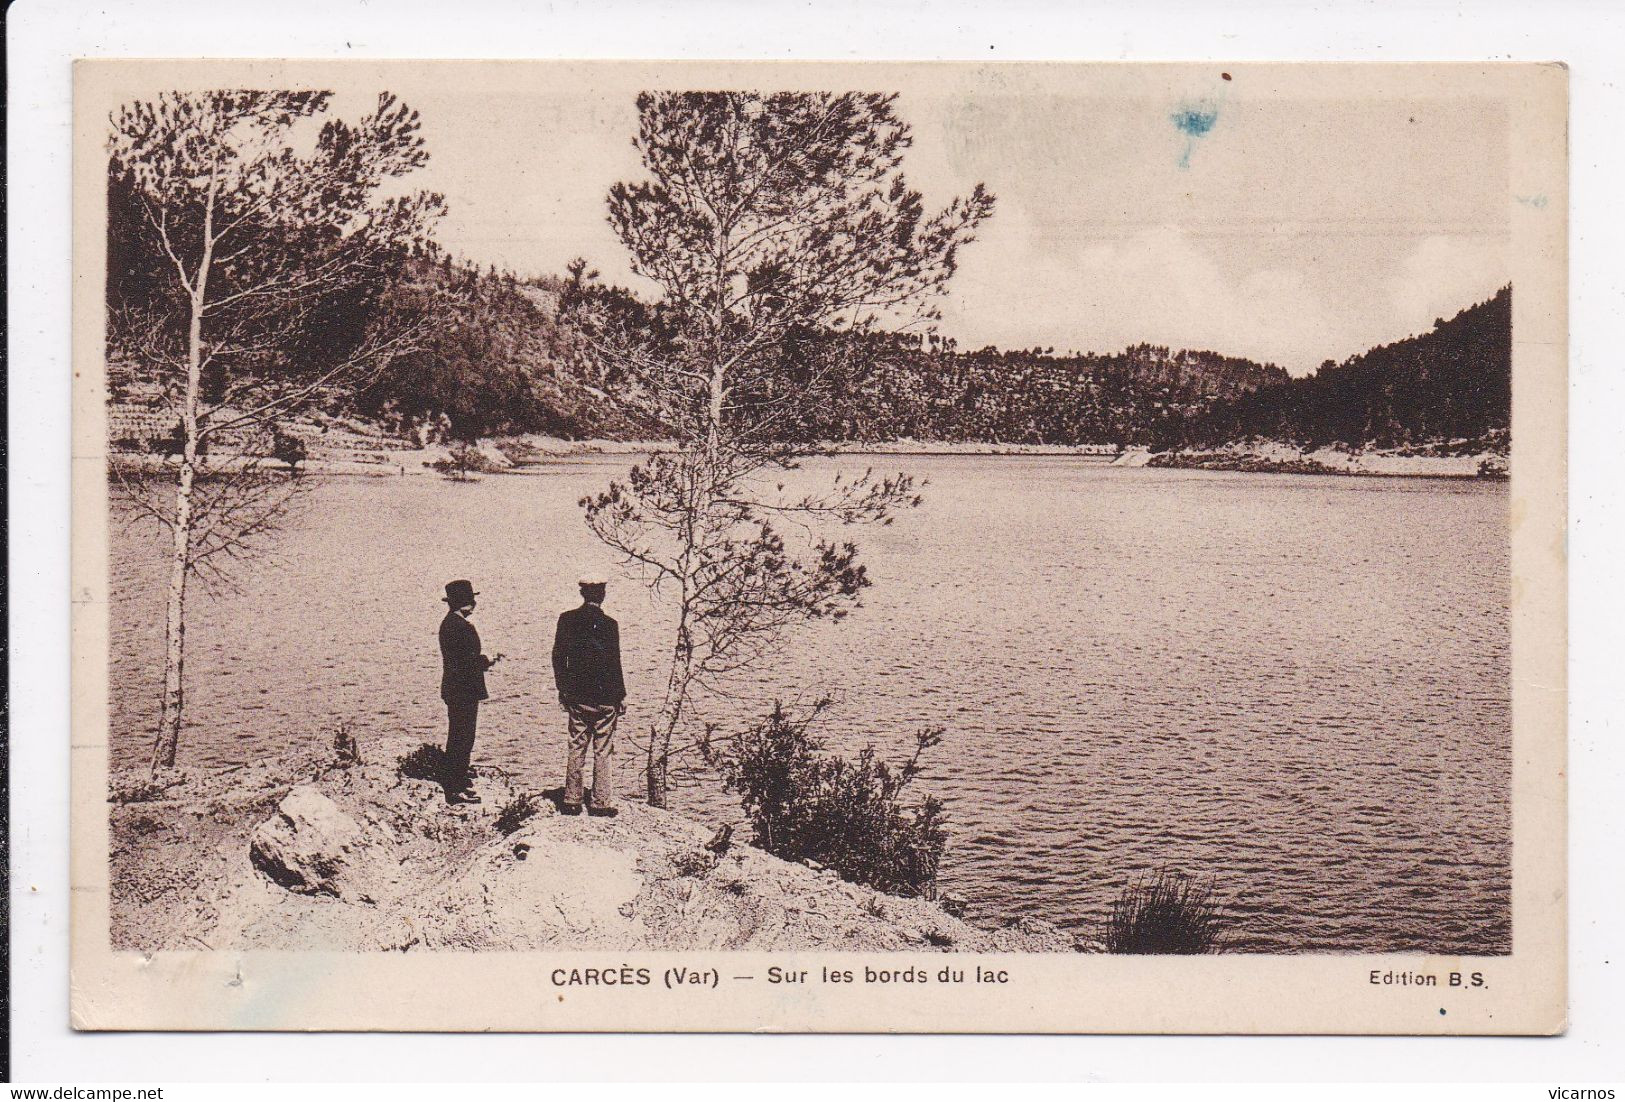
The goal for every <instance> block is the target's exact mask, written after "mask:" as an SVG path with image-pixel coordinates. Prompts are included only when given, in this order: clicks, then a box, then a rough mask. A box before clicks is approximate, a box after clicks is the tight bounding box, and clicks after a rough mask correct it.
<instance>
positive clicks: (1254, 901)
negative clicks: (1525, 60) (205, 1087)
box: [74, 60, 1567, 1032]
mask: <svg viewBox="0 0 1625 1102" xmlns="http://www.w3.org/2000/svg"><path fill="white" fill-rule="evenodd" d="M75 98H76V104H75V106H76V113H77V120H78V122H77V126H76V134H75V140H76V142H77V145H76V160H75V178H76V188H77V192H76V203H77V207H76V218H77V234H78V236H77V241H76V250H77V251H76V255H75V283H76V292H75V293H76V296H77V298H76V348H75V355H76V360H77V378H76V384H75V422H74V426H75V437H76V451H75V460H76V473H75V484H74V494H75V500H74V508H75V526H76V527H75V593H76V594H82V595H83V596H81V597H79V598H76V600H77V601H78V603H77V604H76V613H75V615H76V620H75V628H74V631H75V636H74V641H75V669H74V677H75V731H74V754H75V758H74V786H75V807H74V814H75V820H74V832H75V833H74V847H75V852H74V860H75V868H76V877H77V878H78V879H77V880H76V891H77V892H78V893H79V894H77V895H76V897H75V908H76V909H75V915H74V922H75V929H74V945H75V970H76V983H75V1014H76V1022H77V1024H79V1025H80V1027H81V1028H132V1027H139V1028H222V1029H237V1028H251V1029H264V1028H270V1029H288V1028H418V1029H434V1028H446V1029H464V1028H510V1029H598V1028H669V1029H691V1028H692V1029H718V1028H763V1029H815V1030H832V1029H833V1030H847V1029H876V1028H879V1029H908V1030H916V1029H918V1030H933V1029H960V1030H980V1031H988V1030H991V1031H998V1030H1003V1029H1014V1028H1020V1029H1027V1030H1063V1031H1070V1030H1085V1029H1090V1030H1102V1029H1104V1030H1115V1029H1120V1028H1121V1029H1144V1030H1151V1031H1161V1030H1177V1029H1195V1030H1215V1029H1221V1030H1226V1031H1237V1032H1247V1031H1253V1030H1274V1031H1299V1030H1302V1031H1353V1032H1362V1031H1389V1032H1411V1031H1417V1032H1429V1031H1445V1032H1449V1031H1462V1032H1507V1031H1511V1032H1520V1031H1521V1032H1551V1031H1554V1030H1559V1029H1561V1028H1562V1022H1563V1015H1564V1009H1563V1006H1564V1003H1563V985H1564V957H1563V927H1564V921H1565V916H1564V910H1563V901H1562V898H1561V895H1562V893H1561V887H1562V885H1563V883H1564V881H1563V833H1562V830H1563V828H1562V823H1563V769H1564V757H1563V722H1564V719H1563V701H1562V696H1561V687H1562V680H1563V662H1564V639H1563V619H1562V593H1563V560H1562V553H1561V547H1560V545H1561V541H1562V523H1563V509H1564V502H1563V497H1564V481H1563V479H1564V468H1563V458H1562V457H1563V448H1564V436H1563V433H1564V430H1563V412H1562V409H1563V406H1562V403H1563V394H1564V352H1563V343H1564V339H1565V330H1564V324H1565V323H1564V312H1563V311H1564V307H1563V302H1564V294H1565V290H1564V267H1563V265H1564V239H1565V238H1564V235H1565V233H1566V204H1567V194H1566V190H1565V172H1566V165H1565V160H1564V143H1565V134H1564V130H1563V124H1564V117H1565V116H1564V112H1565V111H1566V73H1565V72H1564V71H1563V70H1562V69H1561V67H1553V66H1538V65H1510V64H1509V65H1474V66H1466V65H1462V66H1448V65H1406V66H1389V65H1370V66H1347V65H1345V66H1334V65H1325V66H1320V65H1296V66H1294V65H1257V64H1240V65H1234V66H1226V65H1220V64H1182V65H1150V64H1123V65H1107V64H1090V65H1017V64H1007V65H974V64H970V63H954V64H936V65H931V64H921V65H903V64H890V63H887V64H840V63H827V64H801V63H798V64H794V65H790V64H784V65H778V64H767V63H755V64H752V63H726V64H725V63H675V62H673V63H653V62H636V63H633V62H628V63H607V62H606V63H565V62H514V63H482V62H404V61H402V62H359V61H358V62H353V63H346V62H325V63H318V62H298V61H274V60H257V61H216V62H162V61H102V62H80V63H79V64H78V66H77V71H76V89H75ZM1520 541H1521V542H1520ZM1554 548H1555V549H1556V550H1554ZM1543 686H1544V687H1546V688H1550V687H1552V686H1555V687H1556V689H1557V692H1556V693H1551V692H1545V691H1544V690H1543V688H1542V687H1543ZM1515 826H1516V829H1515ZM1554 878H1555V879H1554ZM1553 884H1555V885H1556V886H1557V888H1558V891H1557V894H1556V896H1554V895H1553V893H1552V890H1551V886H1552V885H1553ZM257 961H260V962H264V963H261V964H255V963H254V962H257ZM300 961H304V962H305V963H300ZM155 962H156V963H155ZM188 962H193V963H190V964H189V963H188ZM245 962H246V963H245ZM315 962H326V963H322V964H317V963H315ZM1187 962H1188V963H1187ZM329 967H331V968H332V969H335V970H336V971H335V972H334V973H333V975H334V976H335V977H337V976H338V975H341V974H350V975H353V976H360V977H365V978H366V984H369V985H371V986H367V987H366V989H367V990H369V991H372V992H373V993H374V994H375V995H377V996H378V999H379V1002H380V1005H379V1006H378V1007H368V1006H362V1005H346V1004H345V1000H344V998H343V997H342V996H340V995H339V994H338V991H337V988H336V987H333V986H328V987H327V988H326V990H325V993H322V991H321V990H316V991H307V993H306V995H305V996H304V998H305V1000H306V1001H305V1002H303V1003H302V1002H300V1001H299V1000H298V999H294V998H293V997H292V996H278V997H276V998H268V997H267V996H266V995H265V994H264V993H263V990H262V991H260V992H259V993H258V994H256V992H255V990H254V988H255V984H253V983H251V982H250V983H248V984H247V985H246V987H245V984H244V978H243V977H244V974H245V972H244V970H245V969H248V968H259V969H261V970H262V971H263V972H265V973H266V974H267V975H268V977H269V976H275V977H277V982H279V983H293V984H296V985H300V986H304V985H313V987H314V988H316V989H322V988H323V987H324V985H323V983H322V982H321V981H320V979H319V978H318V977H319V976H320V974H321V972H322V970H323V969H326V968H329ZM1186 968H1190V969H1196V971H1179V970H1180V969H1186ZM233 969H235V970H236V971H235V973H233ZM1202 969H1206V970H1205V971H1203V970H1202ZM1299 969H1301V971H1298V970H1299ZM346 970H349V971H348V972H346ZM1171 970H1172V971H1171ZM504 971H511V974H512V975H514V976H515V977H517V976H519V975H520V974H524V975H526V976H533V977H534V978H535V983H536V986H535V987H534V989H527V990H526V993H525V994H524V995H523V996H521V995H519V994H518V993H517V990H518V989H517V988H515V991H514V993H513V994H512V995H511V996H504V997H503V999H500V1000H497V1001H495V1002H492V1001H491V1000H490V998H489V991H488V989H486V993H485V994H484V995H482V988H485V981H484V980H476V979H475V977H476V976H487V977H488V976H493V975H501V974H503V972H504ZM205 973H207V974H208V975H210V976H211V977H216V978H211V979H209V981H208V992H207V995H206V996H205V995H194V994H192V993H191V992H192V990H193V989H192V987H191V986H190V985H191V984H192V983H193V981H194V980H196V982H197V985H198V990H200V991H201V990H202V985H203V980H202V979H201V978H200V977H202V976H203V975H204V974H205ZM233 974H235V975H236V977H237V981H236V984H237V985H236V988H235V989H233V988H232V986H231V981H230V980H229V979H227V980H224V981H221V980H219V979H218V976H228V977H229V976H231V975H233ZM1175 975H1177V976H1182V977H1185V979H1183V980H1181V981H1179V982H1181V983H1185V982H1190V983H1193V984H1194V985H1195V987H1196V988H1198V989H1197V990H1195V991H1193V993H1192V994H1191V996H1190V1001H1189V1003H1188V1004H1184V1005H1181V1006H1179V1007H1175V1008H1172V1009H1169V1008H1167V1007H1165V1006H1163V1005H1162V1003H1161V1002H1160V1001H1159V998H1160V997H1161V996H1159V995H1158V993H1157V992H1158V991H1159V990H1161V991H1166V990H1167V988H1166V984H1167V982H1169V981H1168V979H1167V977H1169V976H1175ZM1300 976H1301V977H1303V978H1302V979H1301V981H1300V980H1297V979H1293V978H1292V977H1300ZM1332 976H1335V977H1337V979H1335V981H1332V980H1328V979H1327V977H1332ZM1077 977H1086V978H1087V977H1093V979H1087V980H1086V981H1085V980H1080V979H1078V978H1077ZM1226 977H1229V978H1226ZM1235 977H1251V979H1245V978H1244V979H1237V978H1235ZM267 982H269V979H268V980H267ZM429 982H433V983H435V984H443V985H446V986H448V987H450V988H454V989H455V990H456V991H457V992H458V995H457V999H458V1000H460V1001H459V1002H458V1004H457V1006H456V1007H452V1006H447V1007H444V1008H439V1009H435V1008H424V1007H422V1006H411V1007H396V1008H394V1009H385V1008H384V1006H383V1005H382V1004H384V1003H387V1002H388V1001H389V999H388V998H386V997H385V995H384V993H386V992H392V991H393V992H401V991H406V990H409V989H416V987H417V986H421V985H422V984H424V983H429ZM526 982H527V983H528V982H529V981H528V980H527V981H526ZM1080 983H1083V984H1084V986H1079V984H1080ZM1089 983H1098V984H1105V983H1111V984H1113V985H1114V987H1113V990H1119V991H1122V992H1124V993H1125V994H1124V996H1123V1000H1124V1001H1123V1003H1122V1006H1121V1007H1120V1014H1119V1011H1114V1010H1113V1009H1111V1008H1103V1007H1101V1006H1100V1005H1099V1000H1098V999H1095V998H1093V997H1092V996H1091V995H1090V994H1089V993H1088V991H1087V990H1086V989H1085V987H1086V986H1087V985H1088V984H1089ZM1294 983H1297V984H1298V986H1296V987H1294V986H1292V985H1293V984H1294ZM1238 984H1239V985H1241V986H1244V987H1247V990H1246V992H1245V993H1244V994H1237V993H1236V991H1237V985H1238ZM1283 984H1285V985H1287V986H1286V987H1285V988H1283V987H1282V986H1281V985H1283ZM1249 985H1250V986H1249ZM691 986H692V987H697V988H699V989H702V990H701V992H700V993H695V994H692V995H685V994H684V991H683V989H684V988H686V987H691ZM973 988H974V989H977V991H978V994H977V997H976V998H975V999H971V998H969V997H965V998H961V997H960V996H959V995H958V992H960V991H962V990H970V989H973ZM1142 988H1143V990H1141V989H1142ZM628 989H630V990H628ZM1131 989H1133V990H1140V994H1139V995H1137V996H1131V995H1130V994H1128V993H1127V992H1129V991H1130V990H1131ZM1283 990H1285V991H1287V992H1288V994H1287V995H1286V996H1285V997H1284V998H1283V997H1281V995H1280V993H1281V991H1283ZM674 991H675V993H674ZM951 993H952V994H951ZM555 996H556V997H557V999H556V1001H555ZM707 999H709V1001H705V1000H707ZM1446 999H1449V1000H1453V1001H1450V1002H1446V1001H1444V1000H1446ZM233 1000H239V1001H236V1002H234V1001H233ZM256 1000H257V1001H256ZM617 1000H620V1001H617ZM864 1000H878V1003H877V1004H876V1005H877V1007H890V1008H892V1009H891V1013H892V1016H890V1017H885V1018H881V1017H878V1016H877V1015H878V1014H880V1010H878V1009H877V1010H875V1011H874V1012H873V1013H870V1012H869V1011H866V1010H865V1009H864V1008H863V1007H862V1005H861V1004H862V1002H863V1001H864ZM950 1003H951V1004H952V1005H949V1004H950ZM318 1004H319V1005H318ZM1086 1004H1088V1005H1086ZM1277 1004H1278V1006H1279V1008H1278V1009H1277ZM578 1005H579V1006H580V1008H581V1009H580V1016H574V1015H573V1013H572V1012H573V1011H574V1009H575V1008H576V1007H577V1006H578ZM899 1006H903V1007H905V1008H906V1009H905V1010H903V1011H902V1012H897V1010H896V1008H897V1007H899ZM1458 1007H1459V1008H1458ZM1447 1009H1448V1013H1447ZM437 1014H439V1015H442V1016H440V1017H436V1016H435V1015H437ZM1452 1015H1453V1016H1454V1017H1452ZM882 1023H883V1024H882Z"/></svg>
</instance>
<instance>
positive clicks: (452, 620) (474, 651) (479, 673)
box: [440, 612, 490, 704]
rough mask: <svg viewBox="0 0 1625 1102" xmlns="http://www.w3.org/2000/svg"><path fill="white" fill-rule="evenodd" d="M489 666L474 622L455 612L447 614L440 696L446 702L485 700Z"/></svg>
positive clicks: (442, 623)
mask: <svg viewBox="0 0 1625 1102" xmlns="http://www.w3.org/2000/svg"><path fill="white" fill-rule="evenodd" d="M488 665H490V663H489V662H487V661H486V660H485V658H484V656H483V655H481V654H480V633H479V632H477V631H475V630H474V625H473V624H471V623H469V622H468V621H467V620H465V619H463V618H462V617H461V616H459V615H457V614H456V613H455V612H448V613H446V618H445V619H444V620H442V621H440V699H441V700H444V701H445V702H446V703H447V704H472V703H474V702H475V701H477V700H484V699H485V698H486V693H485V668H486V666H488Z"/></svg>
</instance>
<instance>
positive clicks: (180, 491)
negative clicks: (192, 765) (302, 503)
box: [152, 444, 194, 774]
mask: <svg viewBox="0 0 1625 1102" xmlns="http://www.w3.org/2000/svg"><path fill="white" fill-rule="evenodd" d="M190 450H191V449H190V444H189V445H188V451H190ZM193 478H194V470H193V464H192V461H191V460H189V459H184V458H183V459H182V460H181V471H180V478H179V480H178V481H177V483H176V485H175V544H174V551H173V558H172V559H171V560H170V565H169V603H168V611H167V614H166V616H165V618H164V699H163V713H162V716H161V718H160V720H159V724H158V738H157V740H156V741H155V742H154V743H153V747H152V772H153V773H154V774H156V773H157V772H158V770H160V769H173V768H174V767H175V751H176V748H177V747H178V746H179V745H180V737H181V719H182V715H183V712H184V708H185V687H184V680H183V676H182V675H183V673H184V670H185V665H186V579H187V575H188V574H189V573H191V566H190V563H189V562H188V559H189V558H190V555H191V541H192V480H193Z"/></svg>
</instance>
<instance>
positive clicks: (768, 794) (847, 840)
mask: <svg viewBox="0 0 1625 1102" xmlns="http://www.w3.org/2000/svg"><path fill="white" fill-rule="evenodd" d="M828 706H829V702H828V701H820V702H819V703H817V704H816V705H814V706H813V708H812V710H811V711H810V712H809V713H807V714H806V715H803V716H799V717H797V716H792V715H791V714H790V713H788V712H787V711H786V710H785V709H784V706H783V705H782V704H778V703H775V704H774V706H773V712H772V714H771V715H769V716H768V717H767V718H766V719H765V720H764V721H763V722H761V723H759V724H757V725H756V726H754V727H751V728H750V729H748V730H747V731H745V732H744V733H742V734H741V735H740V736H739V737H738V738H737V739H736V740H734V742H733V745H732V749H731V752H730V753H728V754H727V755H726V756H724V757H723V758H722V761H721V766H722V773H723V779H724V781H725V783H726V784H727V786H728V788H729V789H730V790H732V791H734V792H736V793H738V794H739V800H740V805H741V807H743V809H744V811H745V815H746V816H747V817H748V818H749V820H750V823H751V826H752V829H753V830H754V831H755V835H756V843H757V845H759V846H761V847H762V848H763V849H765V850H767V852H769V853H771V854H774V855H775V856H778V857H782V858H784V859H785V860H787V861H808V860H811V861H816V862H818V863H819V864H822V865H825V866H827V867H829V868H831V869H834V870H835V871H836V872H837V873H838V874H839V875H840V876H841V877H842V878H843V879H846V880H849V881H852V882H854V883H858V884H864V885H867V886H869V887H871V888H875V889H877V890H879V891H883V892H888V893H890V894H893V895H906V896H926V897H928V898H929V897H931V896H932V895H934V893H935V891H936V881H937V866H938V864H939V863H940V862H941V860H942V853H943V850H944V849H945V848H946V847H947V844H948V830H947V816H946V814H945V812H944V809H943V804H942V801H941V800H938V799H937V798H936V797H935V796H929V795H928V796H924V797H921V798H920V799H919V800H917V801H912V802H911V801H909V800H908V798H907V790H908V789H909V787H910V785H912V784H913V782H914V780H915V779H916V778H917V777H918V776H919V773H920V759H921V757H922V756H923V755H924V754H925V752H926V751H927V750H929V749H931V748H932V747H934V746H936V745H937V744H938V743H940V742H941V741H942V732H941V731H940V730H927V731H922V732H920V733H919V734H918V735H917V736H916V740H915V749H914V754H913V756H912V757H910V758H909V759H908V760H907V761H906V762H904V763H902V764H901V765H896V766H894V765H891V764H889V763H887V762H885V761H882V760H881V759H880V758H879V756H878V755H877V754H876V753H875V750H874V747H872V746H871V747H866V748H865V749H864V750H863V751H862V752H861V753H859V754H858V756H857V757H856V758H845V757H841V756H839V755H836V754H830V753H826V752H824V745H823V743H821V742H820V741H818V739H816V738H815V737H814V736H813V735H812V733H811V730H810V727H811V725H812V723H813V722H814V721H815V720H816V719H817V717H818V716H819V715H820V714H821V713H822V712H823V711H824V710H825V709H826V708H827V707H828Z"/></svg>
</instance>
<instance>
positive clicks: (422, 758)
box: [398, 742, 446, 784]
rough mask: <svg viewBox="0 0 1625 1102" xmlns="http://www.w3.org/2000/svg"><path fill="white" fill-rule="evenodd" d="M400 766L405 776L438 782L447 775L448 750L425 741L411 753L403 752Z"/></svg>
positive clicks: (399, 761) (402, 774)
mask: <svg viewBox="0 0 1625 1102" xmlns="http://www.w3.org/2000/svg"><path fill="white" fill-rule="evenodd" d="M398 766H399V769H400V772H401V776H403V777H410V778H412V779H413V780H418V781H434V782H435V783H437V784H438V783H439V782H440V781H441V780H442V779H443V778H444V777H445V775H446V752H445V751H444V750H442V749H441V748H440V747H439V746H438V745H436V744H435V743H432V742H425V743H424V744H423V745H421V746H419V747H418V748H417V749H416V750H413V751H412V752H411V753H410V754H402V755H401V757H400V758H399V759H398Z"/></svg>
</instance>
